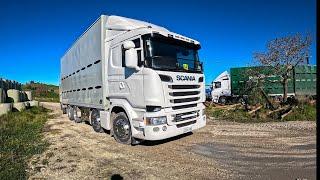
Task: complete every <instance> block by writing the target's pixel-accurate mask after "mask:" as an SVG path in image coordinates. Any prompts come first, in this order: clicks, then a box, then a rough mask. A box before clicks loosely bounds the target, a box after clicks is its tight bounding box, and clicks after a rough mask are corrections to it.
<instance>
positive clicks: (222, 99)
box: [211, 71, 231, 104]
mask: <svg viewBox="0 0 320 180" xmlns="http://www.w3.org/2000/svg"><path fill="white" fill-rule="evenodd" d="M211 96H212V101H213V102H215V103H222V104H224V103H226V100H227V99H228V98H229V97H231V80H230V75H229V73H228V72H227V71H224V72H223V73H221V74H220V75H219V76H218V77H217V78H216V79H215V80H214V81H212V91H211Z"/></svg>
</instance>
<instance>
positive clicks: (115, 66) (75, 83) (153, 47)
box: [60, 15, 206, 144]
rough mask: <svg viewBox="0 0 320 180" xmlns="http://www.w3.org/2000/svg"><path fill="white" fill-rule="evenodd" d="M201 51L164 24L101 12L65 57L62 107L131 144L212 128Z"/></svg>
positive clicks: (190, 41)
mask: <svg viewBox="0 0 320 180" xmlns="http://www.w3.org/2000/svg"><path fill="white" fill-rule="evenodd" d="M199 49H200V44H199V42H198V41H196V40H193V39H191V38H188V37H185V36H182V35H179V34H176V33H174V32H171V31H169V30H167V29H165V28H163V27H159V26H156V25H154V24H150V23H147V22H143V21H138V20H133V19H129V18H125V17H120V16H107V15H101V16H100V17H99V18H98V20H96V21H95V22H94V23H93V24H92V25H91V26H90V27H89V28H88V29H87V30H86V31H85V32H84V33H83V34H82V35H81V36H80V37H79V38H78V40H76V42H75V43H74V44H73V45H72V46H71V48H70V49H69V50H68V51H67V52H66V53H65V54H64V55H63V57H62V58H61V75H60V78H61V82H60V102H61V109H62V110H63V112H64V113H67V115H68V117H69V119H70V120H73V121H75V122H82V121H89V123H90V124H91V125H92V127H93V129H94V131H96V132H104V131H105V130H107V132H108V131H110V134H111V135H112V136H114V138H115V140H116V141H117V142H119V143H123V144H135V143H139V142H140V140H161V139H166V138H169V137H173V136H177V135H180V134H183V133H187V132H190V131H193V130H196V129H199V128H201V127H204V126H205V125H206V116H205V113H204V108H205V106H204V105H203V102H204V101H205V85H204V82H205V81H204V78H205V77H204V74H203V68H202V63H201V62H200V61H199V57H198V52H197V51H198V50H199Z"/></svg>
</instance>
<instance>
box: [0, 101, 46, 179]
mask: <svg viewBox="0 0 320 180" xmlns="http://www.w3.org/2000/svg"><path fill="white" fill-rule="evenodd" d="M48 112H49V110H47V109H45V108H43V107H32V108H30V109H27V110H25V111H23V112H9V113H8V114H5V115H2V116H0V179H8V178H9V179H26V178H27V173H26V171H25V170H26V168H27V161H28V159H29V158H30V157H31V156H32V155H34V154H39V153H42V152H43V151H44V150H45V148H46V147H47V145H48V143H47V142H45V141H43V139H42V135H41V132H42V128H43V126H44V124H45V122H46V121H47V119H48V118H50V117H51V116H50V115H49V114H48Z"/></svg>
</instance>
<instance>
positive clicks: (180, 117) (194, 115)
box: [172, 111, 199, 122]
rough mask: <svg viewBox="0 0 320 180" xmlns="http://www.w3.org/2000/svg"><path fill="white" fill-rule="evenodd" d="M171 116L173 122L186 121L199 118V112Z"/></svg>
mask: <svg viewBox="0 0 320 180" xmlns="http://www.w3.org/2000/svg"><path fill="white" fill-rule="evenodd" d="M188 115H189V116H188ZM172 116H173V120H172V121H173V122H180V121H186V120H190V119H194V118H197V117H198V116H199V111H190V112H186V113H180V114H176V115H172ZM183 116H187V117H183Z"/></svg>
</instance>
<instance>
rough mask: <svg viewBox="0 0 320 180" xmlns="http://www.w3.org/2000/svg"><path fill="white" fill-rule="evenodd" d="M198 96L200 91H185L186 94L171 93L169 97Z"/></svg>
mask: <svg viewBox="0 0 320 180" xmlns="http://www.w3.org/2000/svg"><path fill="white" fill-rule="evenodd" d="M197 94H200V91H186V92H171V93H169V95H170V96H192V95H197Z"/></svg>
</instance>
